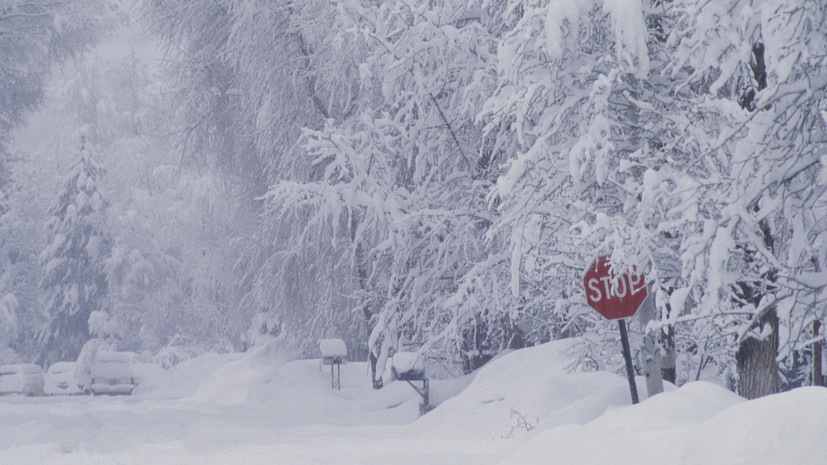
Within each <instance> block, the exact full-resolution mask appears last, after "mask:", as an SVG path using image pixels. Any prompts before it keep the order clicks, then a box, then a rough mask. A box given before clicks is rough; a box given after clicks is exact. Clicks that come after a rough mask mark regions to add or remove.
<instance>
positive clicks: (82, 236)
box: [38, 134, 111, 365]
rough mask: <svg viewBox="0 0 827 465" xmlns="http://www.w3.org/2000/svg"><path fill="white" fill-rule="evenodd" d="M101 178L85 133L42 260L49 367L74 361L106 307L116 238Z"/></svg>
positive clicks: (43, 355) (44, 352) (43, 356)
mask: <svg viewBox="0 0 827 465" xmlns="http://www.w3.org/2000/svg"><path fill="white" fill-rule="evenodd" d="M102 174H103V171H102V169H101V167H100V166H99V165H98V164H97V162H96V161H95V159H94V158H93V156H92V153H91V151H90V148H89V144H88V143H87V141H86V135H85V134H82V135H81V147H80V151H79V156H78V159H77V160H76V161H75V162H74V163H73V164H72V166H71V167H70V169H69V173H68V176H67V180H66V183H65V188H64V191H63V193H62V194H61V195H60V199H59V200H58V202H57V203H56V204H55V206H54V207H53V208H52V210H51V215H52V216H51V218H50V219H49V221H48V223H47V225H46V227H47V241H48V245H47V246H46V248H45V249H44V250H43V252H42V253H41V255H40V263H41V265H42V266H43V277H42V281H41V288H42V290H43V297H44V300H45V302H44V307H45V309H46V312H47V314H48V316H49V319H50V321H49V323H48V325H47V326H46V327H45V328H44V329H43V330H42V331H41V332H40V334H39V338H38V339H39V342H40V347H41V352H40V357H39V361H40V362H41V363H42V364H44V365H48V364H51V363H54V362H56V361H60V360H74V359H75V358H76V357H77V356H78V354H79V353H80V349H81V348H82V347H83V344H84V343H86V341H87V340H88V339H89V338H90V331H89V316H90V315H91V314H92V312H94V311H99V310H103V309H105V306H106V304H107V277H106V273H105V271H104V267H103V265H104V261H105V260H106V259H107V258H108V257H109V255H110V253H111V239H110V237H109V233H108V231H107V228H106V221H105V213H104V211H105V207H106V203H105V202H104V200H103V197H102V196H101V195H100V192H99V191H98V183H99V182H100V178H101V176H102Z"/></svg>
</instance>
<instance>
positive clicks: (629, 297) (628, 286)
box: [583, 255, 649, 404]
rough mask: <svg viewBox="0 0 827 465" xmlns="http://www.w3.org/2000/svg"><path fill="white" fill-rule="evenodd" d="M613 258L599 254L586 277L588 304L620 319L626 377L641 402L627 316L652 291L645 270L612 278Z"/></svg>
mask: <svg viewBox="0 0 827 465" xmlns="http://www.w3.org/2000/svg"><path fill="white" fill-rule="evenodd" d="M610 258H611V257H609V256H608V255H603V256H601V257H598V258H597V259H596V260H595V261H594V262H593V263H592V264H591V265H590V266H589V268H588V269H587V270H586V274H585V275H584V276H583V287H585V289H586V303H587V304H588V305H589V306H590V307H591V308H593V309H595V310H596V311H597V312H598V313H600V314H601V315H603V317H604V318H606V319H607V320H617V326H618V328H619V329H620V344H621V345H622V346H623V359H624V361H625V362H626V377H627V378H628V379H629V391H630V392H631V394H632V403H633V404H636V403H638V395H637V385H636V384H635V372H634V369H633V368H632V355H631V352H630V349H629V336H628V335H627V333H626V322H625V321H624V320H623V318H628V317H630V316H633V315H634V314H635V313H636V312H637V310H638V308H640V305H641V304H642V303H643V301H644V300H646V297H647V296H648V295H649V292H648V291H647V289H646V280H645V279H644V276H643V273H634V274H633V273H626V274H623V275H621V276H618V277H616V278H615V279H612V274H611V272H610V271H611V270H610V268H609V259H610Z"/></svg>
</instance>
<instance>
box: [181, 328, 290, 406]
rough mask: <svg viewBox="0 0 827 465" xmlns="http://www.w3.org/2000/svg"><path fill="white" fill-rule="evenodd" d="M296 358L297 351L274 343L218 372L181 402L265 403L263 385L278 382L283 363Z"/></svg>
mask: <svg viewBox="0 0 827 465" xmlns="http://www.w3.org/2000/svg"><path fill="white" fill-rule="evenodd" d="M296 358H298V351H297V350H295V349H294V348H292V347H290V346H289V345H288V344H287V343H286V342H284V341H283V340H281V339H274V340H272V341H270V342H268V343H267V344H264V345H262V346H261V347H257V348H255V349H253V350H252V351H251V352H249V353H247V354H245V355H244V357H242V358H239V359H238V360H233V361H231V362H229V363H227V364H225V365H224V366H222V367H221V368H219V369H218V370H217V371H216V372H215V373H214V374H213V375H212V376H210V378H209V379H207V380H206V381H205V382H203V383H202V384H201V385H200V386H198V389H197V390H196V391H195V392H194V393H193V394H192V395H191V396H189V397H187V398H186V399H185V400H188V401H191V402H211V403H218V404H243V403H246V402H263V401H266V400H267V399H268V397H269V395H268V394H271V393H272V392H271V390H269V389H267V385H268V384H270V383H271V382H273V381H274V380H277V379H278V377H279V372H280V371H281V368H282V367H283V366H284V364H285V363H287V362H289V361H291V360H295V359H296Z"/></svg>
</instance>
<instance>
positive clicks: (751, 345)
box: [735, 308, 778, 399]
mask: <svg viewBox="0 0 827 465" xmlns="http://www.w3.org/2000/svg"><path fill="white" fill-rule="evenodd" d="M766 325H769V327H770V328H771V330H772V334H770V335H769V336H768V337H767V338H766V339H764V340H758V339H755V338H747V339H745V340H744V341H742V342H741V344H740V345H739V346H738V351H737V352H736V353H735V360H736V362H737V367H738V395H740V396H741V397H744V398H746V399H756V398H758V397H762V396H766V395H769V394H775V393H776V392H778V362H776V360H775V357H776V354H777V353H778V314H777V313H776V310H775V308H770V309H768V310H767V312H766V313H765V314H764V316H762V317H761V318H760V319H759V320H758V322H757V323H756V325H755V326H754V329H757V330H759V331H760V330H762V329H763V328H765V327H766Z"/></svg>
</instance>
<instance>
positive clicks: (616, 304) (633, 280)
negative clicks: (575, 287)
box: [583, 255, 648, 320]
mask: <svg viewBox="0 0 827 465" xmlns="http://www.w3.org/2000/svg"><path fill="white" fill-rule="evenodd" d="M610 258H611V257H610V256H608V255H603V256H601V257H597V259H595V261H594V262H593V263H592V264H591V265H590V266H589V268H588V269H587V270H586V274H585V275H584V276H583V286H584V287H585V288H586V303H587V304H589V306H590V307H591V308H593V309H595V310H597V312H598V313H600V314H601V315H603V316H604V317H605V318H606V319H608V320H616V319H618V318H626V317H630V316H632V315H634V314H635V313H636V312H637V310H638V308H640V305H641V304H642V303H643V301H644V300H646V296H647V295H648V292H647V291H646V280H645V279H644V276H643V273H636V274H632V273H626V274H624V275H623V276H621V277H620V279H618V280H617V281H616V282H615V283H613V282H612V281H613V280H612V275H611V273H610V272H609V260H610Z"/></svg>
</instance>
